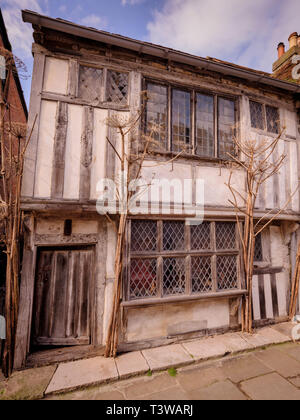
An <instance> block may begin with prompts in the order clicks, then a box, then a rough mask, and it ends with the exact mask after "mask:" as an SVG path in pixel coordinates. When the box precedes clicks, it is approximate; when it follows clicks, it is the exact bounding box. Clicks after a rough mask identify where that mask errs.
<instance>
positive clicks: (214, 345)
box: [182, 337, 230, 361]
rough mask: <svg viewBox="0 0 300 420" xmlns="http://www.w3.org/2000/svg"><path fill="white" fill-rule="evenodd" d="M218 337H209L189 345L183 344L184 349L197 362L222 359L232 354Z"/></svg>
mask: <svg viewBox="0 0 300 420" xmlns="http://www.w3.org/2000/svg"><path fill="white" fill-rule="evenodd" d="M217 338H218V337H209V338H205V339H201V340H197V341H191V342H189V343H183V344H182V345H183V347H184V348H185V349H186V350H187V352H188V353H189V354H190V355H191V356H192V357H194V359H195V360H197V361H199V360H207V359H210V358H215V357H222V356H224V355H225V354H226V353H228V352H230V350H229V348H228V347H227V346H226V345H225V344H224V342H222V340H220V339H218V340H217Z"/></svg>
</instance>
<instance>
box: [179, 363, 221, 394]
mask: <svg viewBox="0 0 300 420" xmlns="http://www.w3.org/2000/svg"><path fill="white" fill-rule="evenodd" d="M225 380H226V376H225V374H224V372H223V370H222V369H220V368H216V367H207V368H203V367H196V366H194V367H193V368H190V367H189V368H188V369H187V368H185V370H180V372H179V374H178V375H177V381H178V383H179V384H180V386H181V387H182V388H183V389H184V390H185V391H194V390H196V389H200V388H205V387H208V386H209V385H212V384H214V383H215V382H221V381H225Z"/></svg>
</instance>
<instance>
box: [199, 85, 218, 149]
mask: <svg viewBox="0 0 300 420" xmlns="http://www.w3.org/2000/svg"><path fill="white" fill-rule="evenodd" d="M214 154H215V135H214V97H213V96H210V95H202V94H199V93H198V94H197V105H196V155H198V156H207V157H209V156H212V157H213V156H214Z"/></svg>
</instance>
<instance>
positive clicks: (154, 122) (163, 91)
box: [146, 83, 168, 150]
mask: <svg viewBox="0 0 300 420" xmlns="http://www.w3.org/2000/svg"><path fill="white" fill-rule="evenodd" d="M167 119H168V90H167V87H166V86H161V85H155V84H153V83H148V84H147V106H146V126H147V133H150V132H151V130H152V129H155V132H154V135H153V138H154V140H155V141H157V142H158V146H159V147H160V148H162V149H163V150H167V148H168V134H167V133H168V132H167V125H168V124H167Z"/></svg>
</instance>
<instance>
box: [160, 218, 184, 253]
mask: <svg viewBox="0 0 300 420" xmlns="http://www.w3.org/2000/svg"><path fill="white" fill-rule="evenodd" d="M184 230H185V224H184V222H164V228H163V231H164V232H163V250H164V251H183V250H184Z"/></svg>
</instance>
